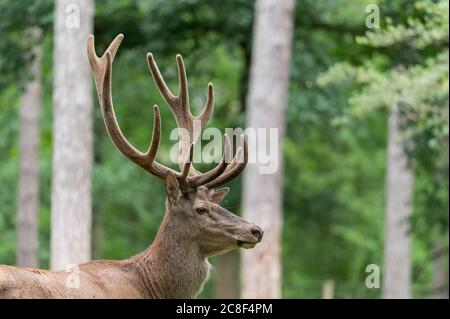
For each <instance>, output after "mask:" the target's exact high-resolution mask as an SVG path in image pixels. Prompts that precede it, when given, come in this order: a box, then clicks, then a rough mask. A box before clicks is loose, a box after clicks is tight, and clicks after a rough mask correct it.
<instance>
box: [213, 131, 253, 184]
mask: <svg viewBox="0 0 450 319" xmlns="http://www.w3.org/2000/svg"><path fill="white" fill-rule="evenodd" d="M242 142H243V143H242ZM241 144H244V145H243V148H241V147H240V148H239V149H238V151H237V153H236V156H235V158H234V159H233V161H232V163H230V165H228V167H227V169H226V170H225V172H224V173H223V174H222V175H220V176H219V177H218V178H216V179H215V180H212V181H211V182H209V183H207V184H205V185H204V186H206V187H207V188H213V187H217V186H220V185H223V184H225V183H227V182H229V181H231V180H232V179H233V178H235V177H236V176H238V175H239V174H240V173H241V172H242V171H243V170H244V168H245V166H246V165H247V162H248V143H247V139H246V138H245V135H241ZM242 153H243V157H244V158H243V161H242ZM238 156H239V157H238ZM241 161H242V162H241Z"/></svg>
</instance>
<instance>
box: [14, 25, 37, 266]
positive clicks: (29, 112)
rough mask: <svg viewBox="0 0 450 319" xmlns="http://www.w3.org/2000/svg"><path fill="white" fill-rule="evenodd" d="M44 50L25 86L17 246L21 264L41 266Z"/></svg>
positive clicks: (18, 263)
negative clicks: (40, 158) (39, 252)
mask: <svg viewBox="0 0 450 319" xmlns="http://www.w3.org/2000/svg"><path fill="white" fill-rule="evenodd" d="M36 30H37V29H36ZM33 32H34V30H33ZM36 32H38V31H36ZM37 36H39V35H37ZM41 51H42V50H41V48H40V47H36V48H34V55H35V57H34V60H33V63H32V65H31V68H30V74H31V79H30V81H29V82H28V83H27V84H26V86H25V91H24V93H23V95H22V105H21V109H20V162H19V167H20V169H19V189H18V197H17V208H18V211H17V249H16V255H17V265H18V266H20V267H38V213H39V118H40V110H41V53H42V52H41Z"/></svg>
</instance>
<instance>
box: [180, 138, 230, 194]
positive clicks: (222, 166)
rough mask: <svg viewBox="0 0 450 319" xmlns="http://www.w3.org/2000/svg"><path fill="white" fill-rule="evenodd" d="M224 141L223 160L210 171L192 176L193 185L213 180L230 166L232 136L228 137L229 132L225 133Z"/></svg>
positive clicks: (196, 185) (191, 182)
mask: <svg viewBox="0 0 450 319" xmlns="http://www.w3.org/2000/svg"><path fill="white" fill-rule="evenodd" d="M223 142H224V151H223V154H222V160H221V161H220V163H219V164H218V165H217V166H216V167H214V168H213V169H211V170H210V171H208V172H206V173H203V174H200V175H197V176H193V177H191V179H190V181H189V182H190V184H191V185H192V186H193V187H198V186H201V185H205V184H207V183H209V182H211V181H213V180H214V179H216V178H217V177H219V176H220V175H221V174H222V173H223V172H224V171H225V170H226V169H227V168H228V166H229V164H228V157H229V155H230V153H231V143H230V138H229V137H228V135H227V134H224V136H223Z"/></svg>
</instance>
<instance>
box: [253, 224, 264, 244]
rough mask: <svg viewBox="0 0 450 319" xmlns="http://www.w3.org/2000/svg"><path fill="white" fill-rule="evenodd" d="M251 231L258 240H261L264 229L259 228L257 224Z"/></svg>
mask: <svg viewBox="0 0 450 319" xmlns="http://www.w3.org/2000/svg"><path fill="white" fill-rule="evenodd" d="M251 232H252V234H253V236H255V237H256V239H257V240H258V241H261V239H262V237H263V234H264V231H263V230H262V229H261V228H259V227H258V226H255V227H253V228H252V230H251Z"/></svg>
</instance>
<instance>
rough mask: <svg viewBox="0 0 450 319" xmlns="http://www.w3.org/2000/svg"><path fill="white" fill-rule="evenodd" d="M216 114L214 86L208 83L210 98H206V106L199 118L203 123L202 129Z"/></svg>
mask: <svg viewBox="0 0 450 319" xmlns="http://www.w3.org/2000/svg"><path fill="white" fill-rule="evenodd" d="M213 112H214V86H213V84H212V83H208V97H207V98H206V104H205V107H204V108H203V111H202V113H200V115H199V116H198V117H197V119H199V120H200V121H201V124H202V128H203V127H205V125H206V122H208V121H209V119H210V118H211V115H212V114H213Z"/></svg>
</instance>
